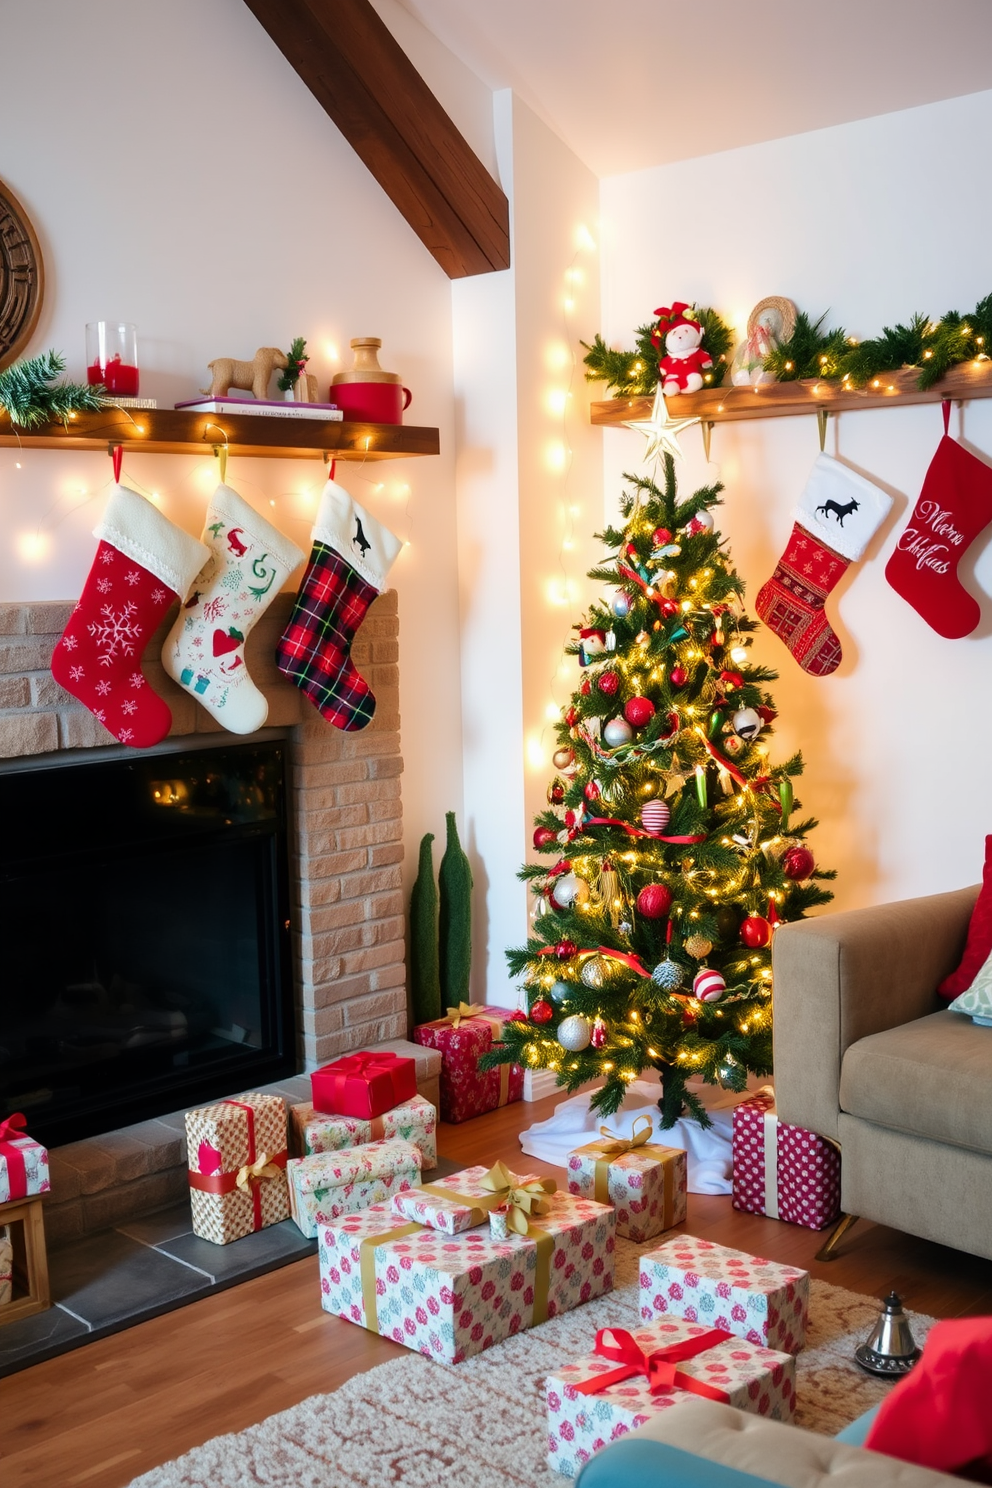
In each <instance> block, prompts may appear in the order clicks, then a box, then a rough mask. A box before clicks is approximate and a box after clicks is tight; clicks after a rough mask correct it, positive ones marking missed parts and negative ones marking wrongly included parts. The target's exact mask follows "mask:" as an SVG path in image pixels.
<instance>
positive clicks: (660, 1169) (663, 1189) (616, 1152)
mask: <svg viewBox="0 0 992 1488" xmlns="http://www.w3.org/2000/svg"><path fill="white" fill-rule="evenodd" d="M642 1121H644V1122H646V1123H647V1125H646V1127H645V1126H643V1125H641V1124H640V1123H641V1122H642ZM634 1128H635V1130H634V1133H633V1136H632V1138H631V1140H630V1141H627V1140H626V1139H625V1138H623V1137H618V1136H617V1135H616V1134H615V1133H614V1132H611V1131H609V1130H608V1129H607V1128H606V1127H601V1128H600V1131H601V1133H602V1138H603V1139H602V1141H600V1142H589V1143H587V1144H586V1145H585V1146H584V1147H576V1149H575V1151H574V1152H570V1153H569V1155H568V1191H569V1193H573V1194H579V1195H580V1196H581V1197H582V1198H586V1199H595V1200H596V1201H597V1203H600V1204H612V1205H613V1207H614V1208H615V1209H616V1211H617V1234H618V1235H622V1236H623V1237H624V1238H625V1239H627V1240H637V1241H641V1240H650V1239H652V1238H653V1236H655V1235H660V1234H661V1233H662V1232H663V1231H664V1230H670V1229H671V1228H672V1227H673V1226H674V1225H678V1224H682V1223H683V1222H684V1220H685V1217H686V1186H687V1180H686V1155H685V1152H684V1151H683V1150H682V1148H681V1147H662V1146H660V1145H658V1146H655V1145H654V1144H652V1143H651V1142H649V1141H648V1140H647V1138H648V1137H649V1136H650V1135H651V1118H650V1116H646V1117H643V1118H641V1117H638V1118H637V1120H635V1122H634ZM638 1128H639V1129H638Z"/></svg>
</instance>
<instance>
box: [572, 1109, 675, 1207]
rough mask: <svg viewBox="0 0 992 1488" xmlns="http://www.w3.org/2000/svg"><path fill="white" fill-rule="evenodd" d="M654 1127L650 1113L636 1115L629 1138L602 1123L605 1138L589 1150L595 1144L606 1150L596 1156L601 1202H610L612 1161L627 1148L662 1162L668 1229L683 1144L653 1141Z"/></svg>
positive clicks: (596, 1192)
mask: <svg viewBox="0 0 992 1488" xmlns="http://www.w3.org/2000/svg"><path fill="white" fill-rule="evenodd" d="M653 1130H654V1127H653V1123H652V1121H651V1117H650V1116H635V1117H634V1121H633V1125H632V1126H631V1129H630V1137H629V1138H628V1137H625V1136H623V1135H621V1133H620V1132H615V1131H610V1128H609V1127H608V1126H601V1127H600V1128H599V1134H600V1137H601V1138H602V1140H601V1141H599V1142H591V1143H590V1144H589V1148H588V1149H586V1150H587V1151H588V1150H590V1149H593V1148H595V1149H598V1150H599V1152H600V1153H601V1154H602V1156H600V1157H597V1158H595V1159H594V1162H595V1174H594V1180H593V1182H594V1188H593V1198H594V1199H595V1200H596V1203H597V1204H609V1203H610V1163H612V1162H614V1161H615V1159H616V1158H618V1157H623V1155H624V1153H626V1152H634V1151H640V1152H641V1153H642V1154H643V1155H644V1156H645V1157H653V1158H654V1159H655V1160H656V1161H657V1162H660V1163H661V1170H662V1184H663V1197H662V1223H663V1224H664V1226H665V1227H666V1229H667V1227H668V1226H669V1225H670V1224H671V1222H672V1210H673V1207H674V1202H675V1159H676V1156H677V1154H678V1153H679V1152H680V1151H681V1148H678V1147H660V1146H658V1144H657V1143H655V1142H650V1141H649V1140H648V1139H649V1137H650V1136H651V1133H652V1131H653Z"/></svg>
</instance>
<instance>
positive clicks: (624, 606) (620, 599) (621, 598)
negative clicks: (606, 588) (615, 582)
mask: <svg viewBox="0 0 992 1488" xmlns="http://www.w3.org/2000/svg"><path fill="white" fill-rule="evenodd" d="M610 609H611V610H612V611H613V613H614V615H616V617H617V619H618V620H625V619H626V617H627V616H628V615H629V614H630V610H631V600H630V595H629V594H625V593H624V592H623V590H622V589H620V590H618V591H617V593H616V594H614V596H613V598H612V600H611V601H610Z"/></svg>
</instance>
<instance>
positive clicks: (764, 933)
mask: <svg viewBox="0 0 992 1488" xmlns="http://www.w3.org/2000/svg"><path fill="white" fill-rule="evenodd" d="M771 938H772V927H771V925H770V924H769V923H768V921H767V920H766V919H765V917H764V915H748V917H747V919H746V920H745V921H744V923H743V924H742V925H741V940H742V941H743V942H744V944H745V945H746V946H750V947H751V949H752V951H758V950H760V949H761V947H762V946H766V945H767V944H768V942H769V941H770V940H771Z"/></svg>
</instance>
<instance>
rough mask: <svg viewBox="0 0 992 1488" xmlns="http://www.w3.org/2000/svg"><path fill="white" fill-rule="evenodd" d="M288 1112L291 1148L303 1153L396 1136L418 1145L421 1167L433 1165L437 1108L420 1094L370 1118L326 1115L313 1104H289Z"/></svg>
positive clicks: (362, 1143)
mask: <svg viewBox="0 0 992 1488" xmlns="http://www.w3.org/2000/svg"><path fill="white" fill-rule="evenodd" d="M289 1116H290V1121H291V1122H292V1133H293V1149H294V1151H296V1152H299V1153H300V1154H301V1155H302V1156H303V1157H312V1156H313V1154H314V1153H315V1152H339V1151H340V1150H341V1148H342V1147H361V1146H363V1145H364V1144H365V1143H366V1142H382V1141H388V1140H390V1139H397V1140H399V1141H403V1142H412V1143H413V1145H414V1146H415V1147H419V1148H420V1156H421V1158H422V1159H423V1166H424V1169H425V1171H427V1170H429V1169H430V1168H436V1167H437V1135H436V1133H437V1112H436V1111H435V1109H434V1107H433V1106H432V1105H431V1103H430V1101H429V1100H424V1098H423V1096H420V1095H415V1096H414V1097H413V1099H412V1100H408V1101H403V1102H402V1103H401V1104H400V1105H398V1106H394V1107H393V1109H392V1110H391V1111H385V1112H383V1114H382V1115H381V1116H374V1117H373V1118H372V1120H371V1121H362V1120H361V1119H360V1118H359V1117H357V1116H328V1115H326V1114H325V1113H324V1112H323V1111H318V1110H317V1109H316V1108H315V1107H314V1106H291V1107H290V1110H289Z"/></svg>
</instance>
